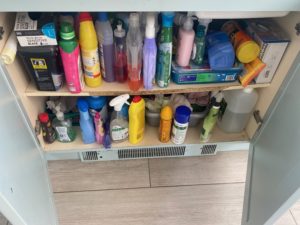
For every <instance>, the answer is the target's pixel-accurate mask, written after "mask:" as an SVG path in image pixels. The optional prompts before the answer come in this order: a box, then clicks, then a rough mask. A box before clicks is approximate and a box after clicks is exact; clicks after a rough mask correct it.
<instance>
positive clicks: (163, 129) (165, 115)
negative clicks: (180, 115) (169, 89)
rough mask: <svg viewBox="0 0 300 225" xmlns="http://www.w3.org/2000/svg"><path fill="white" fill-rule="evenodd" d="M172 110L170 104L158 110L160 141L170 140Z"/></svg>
mask: <svg viewBox="0 0 300 225" xmlns="http://www.w3.org/2000/svg"><path fill="white" fill-rule="evenodd" d="M172 117H173V111H172V108H171V107H170V106H165V107H163V108H162V109H161V112H160V125H159V140H160V141H161V142H164V143H166V142H168V141H170V136H171V129H172Z"/></svg>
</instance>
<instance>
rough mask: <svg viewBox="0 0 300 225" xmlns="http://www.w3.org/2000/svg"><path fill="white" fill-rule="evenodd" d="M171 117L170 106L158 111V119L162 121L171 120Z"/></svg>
mask: <svg viewBox="0 0 300 225" xmlns="http://www.w3.org/2000/svg"><path fill="white" fill-rule="evenodd" d="M172 117H173V111H172V107H171V106H168V105H167V106H165V107H163V108H162V109H161V111H160V118H161V119H163V120H171V119H172Z"/></svg>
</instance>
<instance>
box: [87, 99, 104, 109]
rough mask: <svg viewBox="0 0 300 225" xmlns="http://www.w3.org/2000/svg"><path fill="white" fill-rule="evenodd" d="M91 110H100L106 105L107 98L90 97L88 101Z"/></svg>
mask: <svg viewBox="0 0 300 225" xmlns="http://www.w3.org/2000/svg"><path fill="white" fill-rule="evenodd" d="M86 100H87V101H88V103H89V107H90V108H91V109H95V110H100V109H102V108H103V106H105V105H106V102H107V97H105V96H90V97H87V99H86Z"/></svg>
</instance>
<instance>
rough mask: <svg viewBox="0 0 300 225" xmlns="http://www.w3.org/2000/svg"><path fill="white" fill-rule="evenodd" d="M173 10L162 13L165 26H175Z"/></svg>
mask: <svg viewBox="0 0 300 225" xmlns="http://www.w3.org/2000/svg"><path fill="white" fill-rule="evenodd" d="M173 18H174V13H173V12H163V13H162V25H163V27H172V26H173Z"/></svg>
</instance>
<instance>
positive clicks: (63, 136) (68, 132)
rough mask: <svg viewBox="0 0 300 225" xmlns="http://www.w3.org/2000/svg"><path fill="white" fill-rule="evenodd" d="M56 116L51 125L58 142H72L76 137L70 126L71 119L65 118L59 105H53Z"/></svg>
mask: <svg viewBox="0 0 300 225" xmlns="http://www.w3.org/2000/svg"><path fill="white" fill-rule="evenodd" d="M55 114H56V118H55V119H54V120H53V122H52V125H53V128H54V129H55V132H56V138H57V140H58V141H60V142H72V141H74V140H75V138H76V131H75V130H74V128H73V126H72V121H71V119H66V118H65V116H64V113H63V112H62V111H61V105H60V104H59V105H57V106H56V107H55Z"/></svg>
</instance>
